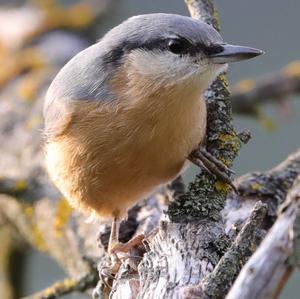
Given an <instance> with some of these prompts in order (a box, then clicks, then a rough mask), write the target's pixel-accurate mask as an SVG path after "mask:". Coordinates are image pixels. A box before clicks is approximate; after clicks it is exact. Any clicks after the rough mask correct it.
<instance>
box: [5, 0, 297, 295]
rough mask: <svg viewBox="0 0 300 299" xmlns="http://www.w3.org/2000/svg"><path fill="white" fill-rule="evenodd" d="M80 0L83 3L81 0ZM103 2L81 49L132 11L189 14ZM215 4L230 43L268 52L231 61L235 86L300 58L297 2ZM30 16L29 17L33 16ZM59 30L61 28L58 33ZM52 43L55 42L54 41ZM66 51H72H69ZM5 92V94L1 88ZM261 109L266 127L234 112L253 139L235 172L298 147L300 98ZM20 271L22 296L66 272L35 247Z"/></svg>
mask: <svg viewBox="0 0 300 299" xmlns="http://www.w3.org/2000/svg"><path fill="white" fill-rule="evenodd" d="M22 2H23V3H24V2H25V1H3V0H2V1H1V2H0V7H1V6H3V7H4V6H7V5H9V6H11V5H13V4H14V3H18V4H20V3H22ZM32 2H39V1H32ZM40 2H43V1H40ZM46 2H49V1H45V3H46ZM61 2H63V3H64V4H65V5H69V4H70V3H71V4H72V1H71V0H68V1H61ZM73 2H76V1H73ZM77 2H78V1H77ZM80 2H81V3H82V2H83V1H80ZM101 2H103V1H100V0H99V1H96V0H95V1H89V3H92V4H91V5H94V6H95V7H98V9H100V6H101V11H100V10H99V16H98V19H97V21H96V22H95V24H96V25H95V26H93V27H90V31H88V32H87V31H86V29H80V30H79V32H80V33H79V36H81V37H82V39H79V40H78V41H76V42H75V43H76V47H77V48H78V50H80V49H81V48H84V47H85V46H86V45H87V44H88V43H89V42H91V41H95V40H97V39H98V38H100V37H101V36H102V35H103V34H104V33H105V32H106V31H107V30H108V29H109V28H111V27H113V26H115V25H117V24H118V23H120V22H121V21H122V20H124V19H126V18H128V17H130V16H133V15H137V14H144V13H152V12H167V13H176V14H182V15H188V11H187V8H186V6H185V3H184V1H183V0H173V1H161V0H151V1H148V0H126V1H125V0H116V1H111V3H109V5H108V3H105V5H104V4H103V3H102V4H101ZM215 3H216V6H217V8H218V9H219V13H220V18H221V26H222V35H223V37H224V39H225V40H226V41H228V42H230V43H233V44H235V43H236V44H241V45H248V46H253V47H257V48H260V49H263V50H265V51H266V54H265V55H264V56H262V57H260V58H259V59H255V60H252V61H246V62H243V63H239V64H234V65H232V66H231V67H230V69H229V72H228V74H229V79H230V82H231V86H233V85H234V84H236V83H237V82H238V81H240V80H242V79H245V78H256V77H259V76H262V75H264V74H266V73H272V72H275V71H278V70H280V69H281V68H282V67H284V66H285V65H287V64H288V63H290V62H291V61H293V60H297V59H300V39H299V28H300V20H299V11H300V2H299V1H297V0H285V1H280V0H272V1H271V0H269V1H259V0H252V1H233V0H227V1H221V0H215ZM97 13H98V12H97ZM81 17H82V16H81V14H80V13H79V14H78V15H77V16H76V15H75V18H81ZM28 18H30V15H29V16H28ZM54 19H55V18H54ZM3 20H4V19H1V15H0V27H2V29H0V35H1V34H3V31H5V30H6V29H5V28H6V27H5V26H1V25H2V24H1V22H3ZM29 21H30V19H28V22H29ZM75 21H76V20H75ZM75 23H76V22H75ZM12 25H13V24H12ZM83 27H84V26H83ZM77 28H79V27H76V26H74V27H73V28H71V29H68V30H67V31H68V32H75V31H76V30H77ZM87 28H88V27H87ZM56 30H57V29H55V31H56ZM58 32H59V30H58V31H57V33H58ZM62 38H63V37H62ZM69 38H71V37H70V36H68V39H62V40H61V41H62V43H59V42H58V43H57V44H56V46H55V47H54V48H51V47H50V49H51V50H50V51H49V50H48V52H47V51H46V52H45V53H48V54H47V55H55V52H56V51H57V52H60V51H62V49H61V48H63V49H65V48H66V47H67V43H68V42H69V41H70V43H71V42H72V41H71V40H69ZM48 42H51V39H50V41H48ZM64 43H66V44H64ZM74 47H75V46H74ZM76 47H75V48H76ZM66 51H68V49H67V50H66ZM75 52H76V51H75ZM0 54H1V43H0ZM74 54H75V53H74ZM45 55H46V54H45ZM69 55H70V52H68V55H67V57H68V56H69ZM62 61H63V59H62ZM2 72H3V70H0V78H1V73H2ZM55 72H56V70H54V72H53V73H55ZM0 83H1V80H0ZM1 92H3V90H2V91H1ZM262 113H263V114H264V115H265V120H267V125H266V121H265V122H262V121H259V120H258V119H257V118H252V117H242V116H238V115H236V116H235V123H236V127H237V129H238V130H241V129H244V128H248V129H249V130H250V131H251V132H252V136H253V137H252V139H251V141H250V142H249V143H248V144H247V145H245V146H244V147H243V148H242V150H241V151H240V154H239V157H238V159H237V160H236V162H235V165H234V170H235V171H236V174H237V175H242V174H244V173H247V172H250V171H254V170H267V169H270V168H272V167H273V166H275V165H276V164H277V163H279V162H280V161H282V160H283V159H284V158H285V157H286V156H287V155H288V154H289V153H291V152H293V151H294V150H296V149H297V148H298V147H299V145H300V139H299V137H298V136H299V135H298V134H299V131H300V102H299V97H294V98H292V99H290V100H289V102H288V108H287V109H285V112H284V113H283V112H282V107H279V106H277V105H271V104H268V105H265V106H264V107H263V112H262ZM2 163H4V162H2ZM4 164H6V163H4ZM7 164H8V162H7ZM192 172H193V170H190V171H189V173H188V174H187V178H190V177H191V176H192ZM0 250H1V249H0ZM20 269H21V270H22V279H21V283H20V285H21V288H22V290H21V293H22V295H28V294H30V293H33V292H36V291H38V290H40V289H43V288H45V287H47V286H48V285H50V284H51V283H53V282H55V281H57V280H58V279H60V278H63V277H64V276H65V274H64V273H63V271H62V269H60V268H59V266H58V265H56V264H55V263H54V262H53V261H51V260H50V259H49V258H47V257H46V256H43V255H42V254H40V253H37V252H33V251H32V252H29V253H28V255H27V257H26V259H25V260H24V261H22V265H21V264H20ZM45 269H47V271H45ZM17 271H18V270H17ZM299 281H300V274H299V272H298V273H295V274H294V275H293V277H292V278H291V279H290V281H289V283H288V284H287V286H286V287H285V289H284V291H283V293H282V298H286V299H297V298H299V292H300V287H299ZM65 298H73V299H75V298H83V296H82V295H80V296H79V297H78V296H76V295H71V296H66V297H65Z"/></svg>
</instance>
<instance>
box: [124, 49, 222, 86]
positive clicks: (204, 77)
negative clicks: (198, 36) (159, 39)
mask: <svg viewBox="0 0 300 299" xmlns="http://www.w3.org/2000/svg"><path fill="white" fill-rule="evenodd" d="M199 59H200V60H199ZM126 63H128V66H129V67H128V68H127V69H128V76H129V78H130V76H135V77H136V74H137V73H138V74H139V75H140V76H141V78H142V77H147V78H148V79H149V78H151V80H152V85H153V86H156V87H161V86H168V85H177V84H181V83H183V84H187V83H189V84H190V83H192V84H196V85H198V86H199V85H201V86H200V89H201V90H204V89H206V88H208V87H209V86H210V84H211V83H212V82H213V81H214V80H215V79H216V78H217V76H218V75H219V74H220V73H222V72H223V71H225V70H226V69H227V64H211V63H210V62H209V60H208V59H205V58H204V59H203V58H201V57H200V58H198V59H197V61H196V62H195V61H194V60H193V58H191V57H188V56H183V57H180V56H178V55H175V54H173V53H171V52H168V51H147V50H143V49H138V50H134V51H132V52H131V53H130V54H129V55H128V57H127V61H126ZM132 72H134V74H133V73H132Z"/></svg>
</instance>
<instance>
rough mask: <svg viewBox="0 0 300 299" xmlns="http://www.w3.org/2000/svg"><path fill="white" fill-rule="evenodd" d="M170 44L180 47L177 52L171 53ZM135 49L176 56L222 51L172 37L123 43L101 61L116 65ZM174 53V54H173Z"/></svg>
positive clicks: (219, 47) (218, 47)
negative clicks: (158, 51)
mask: <svg viewBox="0 0 300 299" xmlns="http://www.w3.org/2000/svg"><path fill="white" fill-rule="evenodd" d="M170 42H174V43H176V44H177V46H179V45H180V49H179V47H178V49H177V50H178V51H176V50H175V51H172V49H170ZM136 49H144V50H149V51H153V50H161V51H170V52H173V53H174V54H178V55H190V56H195V55H197V54H198V53H199V52H202V53H204V54H205V55H208V56H209V55H211V54H216V53H220V52H222V51H223V47H222V45H211V46H207V45H204V44H202V43H201V44H193V43H192V42H191V41H189V40H187V39H186V38H184V37H174V38H167V39H162V38H157V39H151V40H147V41H144V42H143V43H141V42H136V43H135V42H131V43H128V42H126V41H125V42H123V43H121V44H120V45H118V46H116V47H115V48H114V49H113V50H111V51H110V52H108V53H107V54H106V55H104V57H103V60H104V62H105V63H106V64H115V65H117V64H118V63H120V61H121V58H122V57H123V56H124V55H125V54H127V53H130V52H131V51H132V50H136ZM175 52H176V53H175Z"/></svg>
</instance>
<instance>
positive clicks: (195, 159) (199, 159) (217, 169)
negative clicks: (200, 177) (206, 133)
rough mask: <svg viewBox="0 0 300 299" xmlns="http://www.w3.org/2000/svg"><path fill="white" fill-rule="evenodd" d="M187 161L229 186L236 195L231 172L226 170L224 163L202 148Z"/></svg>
mask: <svg viewBox="0 0 300 299" xmlns="http://www.w3.org/2000/svg"><path fill="white" fill-rule="evenodd" d="M189 160H190V161H191V162H192V163H194V164H195V165H197V166H199V167H202V168H205V169H206V170H207V171H208V172H209V173H210V174H212V175H215V176H216V177H217V178H218V179H220V180H221V181H223V182H225V183H227V184H228V185H230V187H231V188H232V190H233V191H234V192H236V193H238V191H237V189H236V187H235V186H234V185H233V183H232V181H231V179H230V175H228V173H229V174H232V173H234V171H233V170H231V169H230V168H228V167H227V166H226V165H225V164H224V163H222V162H221V161H220V160H218V159H217V158H216V157H214V156H213V155H212V154H210V153H209V152H208V151H206V150H205V149H204V148H200V149H196V150H194V151H193V152H192V153H191V154H190V156H189Z"/></svg>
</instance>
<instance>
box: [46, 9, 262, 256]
mask: <svg viewBox="0 0 300 299" xmlns="http://www.w3.org/2000/svg"><path fill="white" fill-rule="evenodd" d="M261 54H263V51H261V50H258V49H255V48H250V47H242V46H237V45H231V44H228V43H225V42H224V41H223V39H222V37H221V35H220V34H219V33H218V32H217V31H216V30H215V29H214V28H213V27H212V26H210V25H208V24H206V23H204V22H201V21H199V20H196V19H192V18H190V17H186V16H180V15H175V14H165V13H155V14H145V15H138V16H133V17H130V18H129V19H127V20H126V21H124V22H123V23H121V24H120V25H118V26H116V27H114V28H112V29H111V30H110V31H108V32H107V33H106V34H105V35H104V36H103V38H101V39H100V40H99V41H98V42H97V43H95V44H94V45H92V46H90V47H88V48H86V49H85V50H83V51H82V52H80V53H78V54H77V55H76V56H74V57H73V58H72V59H71V60H70V61H69V62H68V63H67V64H66V65H65V66H63V67H62V69H61V70H60V71H59V72H58V74H57V75H56V77H55V78H54V80H53V81H52V83H51V84H50V87H49V89H48V91H47V93H46V97H45V104H44V110H43V115H44V123H45V126H44V134H45V147H44V148H45V160H46V167H47V170H48V173H49V175H50V178H51V179H52V181H53V182H54V184H55V185H56V186H57V188H58V189H59V190H60V191H61V193H62V194H63V196H64V197H65V198H66V199H67V200H68V201H69V202H70V204H71V205H72V206H73V207H75V208H76V209H79V210H81V211H83V212H85V213H88V214H95V215H97V216H98V217H105V218H107V219H111V220H112V229H111V234H110V239H109V245H108V252H109V253H114V252H117V251H118V250H119V251H121V252H122V251H123V252H125V251H126V250H129V249H130V248H131V247H132V246H134V245H136V244H137V243H138V242H140V241H141V239H142V238H143V236H137V237H135V238H133V239H132V240H130V241H128V243H120V242H119V240H118V231H119V225H120V221H121V220H122V219H123V218H124V217H126V213H127V210H128V209H129V208H130V207H132V206H133V205H134V204H136V203H137V202H138V201H140V200H142V199H143V198H145V197H146V196H148V195H149V194H151V193H152V192H153V191H154V190H155V189H156V188H157V187H159V186H161V185H163V184H166V183H167V182H169V181H171V180H172V179H174V178H175V177H176V176H177V175H178V174H179V173H180V172H181V171H182V169H183V168H184V166H185V165H186V163H187V159H188V157H189V155H190V153H191V152H192V151H194V150H195V149H197V148H198V147H199V146H201V145H203V144H204V140H205V135H206V123H207V109H206V104H205V100H204V96H203V93H204V91H205V90H206V89H207V88H208V87H209V86H210V84H211V83H212V82H213V81H214V80H215V79H216V77H217V76H218V75H219V74H220V73H222V72H224V71H225V70H226V68H227V65H228V63H230V62H235V61H240V60H245V59H249V58H253V57H255V56H258V55H261ZM205 157H206V158H207V157H209V155H205ZM204 160H205V159H204ZM206 160H207V159H206ZM208 160H211V162H213V163H214V162H216V163H215V164H216V168H218V165H219V163H217V161H216V159H213V158H212V159H208ZM221 168H222V167H221Z"/></svg>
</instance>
